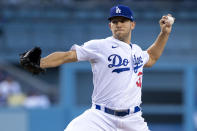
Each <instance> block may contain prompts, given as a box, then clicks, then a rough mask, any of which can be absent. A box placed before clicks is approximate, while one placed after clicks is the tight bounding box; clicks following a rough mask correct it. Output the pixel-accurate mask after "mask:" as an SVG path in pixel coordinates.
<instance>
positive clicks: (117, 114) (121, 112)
mask: <svg viewBox="0 0 197 131" xmlns="http://www.w3.org/2000/svg"><path fill="white" fill-rule="evenodd" d="M129 112H130V110H129V109H128V110H124V111H114V115H115V116H126V115H128V114H129Z"/></svg>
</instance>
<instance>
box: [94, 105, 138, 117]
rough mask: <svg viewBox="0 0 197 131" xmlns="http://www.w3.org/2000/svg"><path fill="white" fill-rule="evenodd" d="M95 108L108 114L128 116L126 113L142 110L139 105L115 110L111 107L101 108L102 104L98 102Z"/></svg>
mask: <svg viewBox="0 0 197 131" xmlns="http://www.w3.org/2000/svg"><path fill="white" fill-rule="evenodd" d="M95 108H96V109H97V110H102V111H104V112H105V113H108V114H111V115H115V116H126V115H129V114H131V113H136V112H138V111H140V110H141V109H140V107H139V106H136V107H134V110H131V109H126V110H113V109H110V108H107V107H104V108H101V106H100V105H97V104H95Z"/></svg>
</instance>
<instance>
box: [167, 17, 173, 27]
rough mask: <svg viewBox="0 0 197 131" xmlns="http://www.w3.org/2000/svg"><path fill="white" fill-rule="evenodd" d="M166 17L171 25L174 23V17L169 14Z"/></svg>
mask: <svg viewBox="0 0 197 131" xmlns="http://www.w3.org/2000/svg"><path fill="white" fill-rule="evenodd" d="M167 17H168V19H167V22H169V23H170V24H171V25H172V24H173V23H174V18H173V17H172V16H169V15H168V16H167Z"/></svg>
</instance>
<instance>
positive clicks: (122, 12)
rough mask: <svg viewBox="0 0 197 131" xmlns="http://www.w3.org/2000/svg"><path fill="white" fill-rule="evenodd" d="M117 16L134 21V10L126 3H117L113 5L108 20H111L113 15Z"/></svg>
mask: <svg viewBox="0 0 197 131" xmlns="http://www.w3.org/2000/svg"><path fill="white" fill-rule="evenodd" d="M116 16H122V17H125V18H128V19H130V20H131V21H134V18H133V12H132V11H131V9H130V8H129V7H128V6H125V5H116V6H114V7H112V8H111V10H110V16H109V17H108V20H111V19H112V18H113V17H116Z"/></svg>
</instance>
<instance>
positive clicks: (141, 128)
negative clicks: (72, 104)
mask: <svg viewBox="0 0 197 131" xmlns="http://www.w3.org/2000/svg"><path fill="white" fill-rule="evenodd" d="M64 131H150V130H149V129H148V126H147V123H146V122H145V121H144V118H142V112H141V111H139V112H137V113H133V114H129V115H126V116H124V117H118V116H114V115H111V114H108V113H105V112H103V111H101V110H97V109H94V108H91V109H88V110H86V111H85V112H84V113H83V114H81V115H80V116H78V117H77V118H75V119H74V120H72V121H71V122H70V124H69V125H68V126H67V128H66V129H65V130H64Z"/></svg>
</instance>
